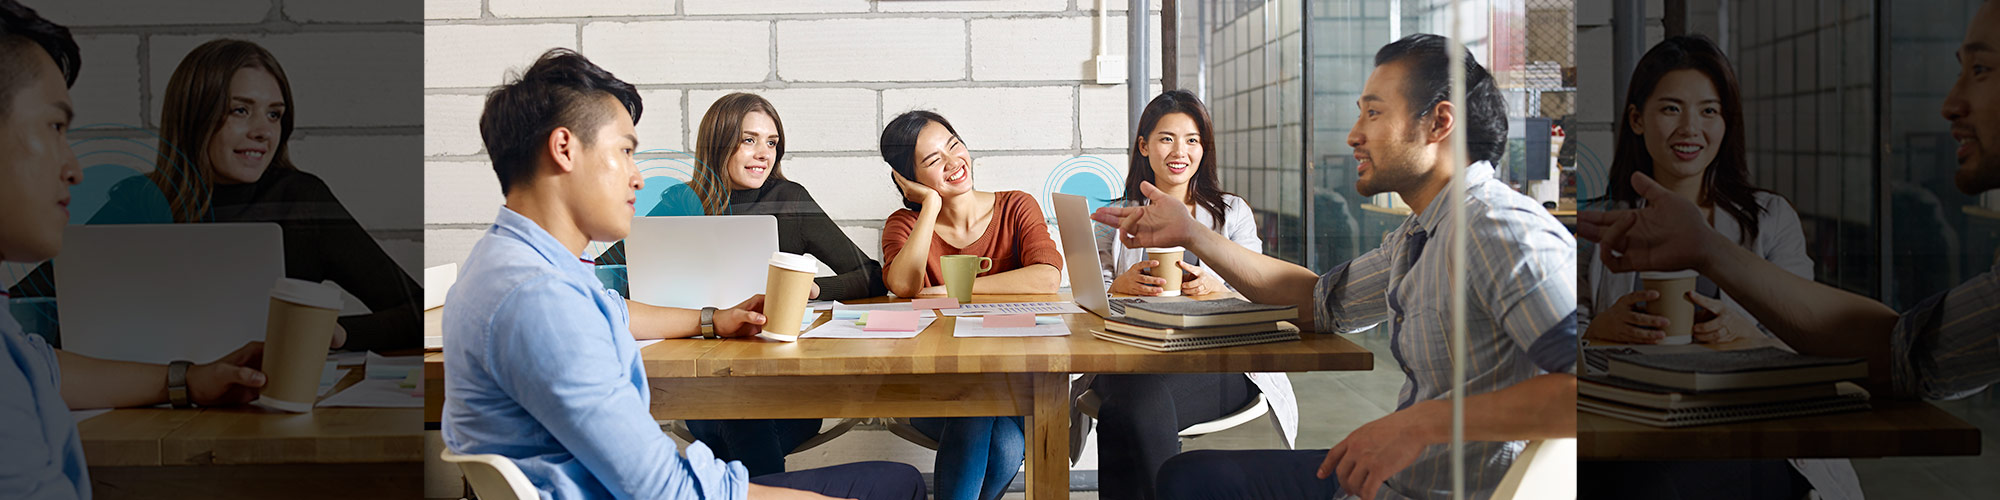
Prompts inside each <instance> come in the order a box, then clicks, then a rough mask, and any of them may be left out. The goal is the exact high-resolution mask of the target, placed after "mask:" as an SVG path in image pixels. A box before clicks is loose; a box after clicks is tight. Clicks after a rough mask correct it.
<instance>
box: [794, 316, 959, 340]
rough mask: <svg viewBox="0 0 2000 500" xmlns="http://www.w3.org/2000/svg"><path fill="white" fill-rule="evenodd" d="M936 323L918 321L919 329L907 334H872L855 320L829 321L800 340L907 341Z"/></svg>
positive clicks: (932, 321) (931, 319)
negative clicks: (855, 322)
mask: <svg viewBox="0 0 2000 500" xmlns="http://www.w3.org/2000/svg"><path fill="white" fill-rule="evenodd" d="M936 321H937V318H920V319H918V320H917V329H916V330H911V331H907V332H890V331H877V332H871V331H866V330H864V329H862V327H861V326H860V325H856V324H854V320H851V319H836V320H833V321H828V322H826V324H824V325H819V328H814V329H812V331H808V332H806V333H804V334H801V335H799V338H800V339H907V338H912V337H916V336H917V334H918V333H922V332H923V331H924V329H925V328H930V327H931V323H934V322H936Z"/></svg>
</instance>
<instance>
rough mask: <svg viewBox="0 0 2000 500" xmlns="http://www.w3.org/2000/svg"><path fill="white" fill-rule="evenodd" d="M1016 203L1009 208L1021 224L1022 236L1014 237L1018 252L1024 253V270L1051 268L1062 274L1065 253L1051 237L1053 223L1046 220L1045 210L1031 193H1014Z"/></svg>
mask: <svg viewBox="0 0 2000 500" xmlns="http://www.w3.org/2000/svg"><path fill="white" fill-rule="evenodd" d="M1013 198H1014V201H1012V202H1010V203H1008V204H1007V206H1008V209H1009V210H1010V211H1011V212H1012V213H1010V214H1008V217H1010V218H1013V219H1014V221H1015V223H1016V224H1018V225H1017V226H1015V227H1017V228H1019V232H1017V233H1015V234H1014V248H1017V249H1019V250H1020V252H1021V267H1028V266H1032V265H1035V264H1048V265H1051V266H1055V268H1056V270H1062V267H1063V259H1062V251H1061V250H1058V249H1057V248H1056V240H1055V239H1054V238H1050V237H1049V222H1048V220H1047V219H1044V218H1042V206H1041V204H1039V203H1036V202H1035V197H1034V196H1030V195H1029V194H1028V193H1023V192H1019V191H1015V192H1013Z"/></svg>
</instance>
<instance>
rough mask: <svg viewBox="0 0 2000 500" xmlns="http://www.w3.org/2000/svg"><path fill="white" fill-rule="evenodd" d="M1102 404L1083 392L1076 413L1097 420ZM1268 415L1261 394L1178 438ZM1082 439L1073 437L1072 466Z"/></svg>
mask: <svg viewBox="0 0 2000 500" xmlns="http://www.w3.org/2000/svg"><path fill="white" fill-rule="evenodd" d="M1103 403H1104V400H1103V399H1102V398H1099V397H1098V396H1097V391H1094V390H1090V391H1084V393H1083V395H1082V396H1078V397H1077V398H1076V407H1077V411H1080V412H1082V413H1083V414H1084V415H1085V416H1088V417H1090V419H1091V420H1096V419H1097V410H1098V407H1100V406H1102V405H1103ZM1270 413H1271V404H1270V401H1268V400H1265V399H1264V395H1263V394H1258V395H1257V396H1256V397H1255V398H1254V399H1251V400H1250V404H1247V405H1243V408H1241V409H1238V410H1236V411H1234V412H1231V413H1229V414H1228V415H1223V416H1221V417H1218V418H1216V419H1215V420H1210V421H1207V422H1202V423H1198V424H1194V425H1190V426H1188V427H1187V428H1186V429H1181V432H1180V438H1181V439H1182V440H1186V439H1188V438H1194V437H1201V436H1204V435H1208V434H1214V433H1217V432H1221V431H1224V430H1227V429H1233V428H1235V427H1236V426H1239V425H1243V424H1247V423H1250V422H1251V421H1255V420H1257V419H1259V418H1263V417H1264V416H1265V415H1268V414H1270ZM1271 425H1272V426H1273V427H1276V426H1277V419H1276V418H1275V417H1274V418H1273V419H1272V420H1271ZM1079 431H1080V433H1079V434H1087V433H1089V432H1090V431H1089V430H1088V429H1071V432H1079ZM1279 432H1280V433H1282V432H1283V429H1279ZM1084 438H1085V436H1083V435H1077V436H1075V439H1073V440H1072V441H1074V442H1073V444H1072V445H1071V446H1070V449H1069V461H1070V463H1072V464H1074V463H1076V461H1077V460H1079V459H1081V458H1082V457H1083V443H1082V442H1081V441H1082V439H1084Z"/></svg>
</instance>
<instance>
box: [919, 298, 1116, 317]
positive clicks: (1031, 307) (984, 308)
mask: <svg viewBox="0 0 2000 500" xmlns="http://www.w3.org/2000/svg"><path fill="white" fill-rule="evenodd" d="M1083 313H1084V310H1083V308H1082V307H1077V305H1076V303H1075V302H1067V301H1065V302H1002V303H996V304H965V305H962V306H958V308H957V309H946V310H945V311H944V315H945V316H954V317H965V316H994V315H1001V314H1083Z"/></svg>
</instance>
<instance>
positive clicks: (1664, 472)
mask: <svg viewBox="0 0 2000 500" xmlns="http://www.w3.org/2000/svg"><path fill="white" fill-rule="evenodd" d="M1811 490H1812V484H1811V483H1808V482H1807V481H1806V478H1805V476H1801V475H1799V473H1798V471H1797V470H1796V469H1793V468H1792V464H1791V462H1787V461H1784V460H1734V461H1707V462H1690V461H1672V462H1627V461H1602V462H1594V461H1583V462H1577V463H1576V497H1577V498H1581V499H1589V498H1620V499H1627V498H1629V499H1633V500H1675V499H1684V498H1685V499H1693V498H1701V499H1717V500H1795V499H1797V498H1801V497H1804V496H1805V494H1806V492H1807V491H1811Z"/></svg>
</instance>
